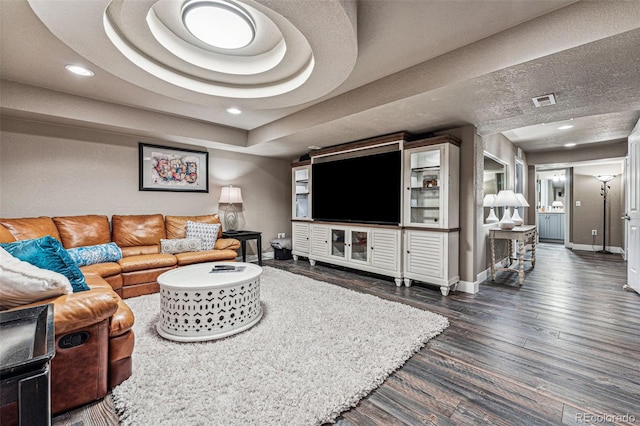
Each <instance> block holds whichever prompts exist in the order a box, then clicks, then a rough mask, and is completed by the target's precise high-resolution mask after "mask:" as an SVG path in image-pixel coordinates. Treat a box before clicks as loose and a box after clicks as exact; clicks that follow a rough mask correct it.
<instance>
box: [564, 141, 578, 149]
mask: <svg viewBox="0 0 640 426" xmlns="http://www.w3.org/2000/svg"><path fill="white" fill-rule="evenodd" d="M564 146H566V147H567V148H571V147H572V146H576V144H575V142H571V143H565V144H564Z"/></svg>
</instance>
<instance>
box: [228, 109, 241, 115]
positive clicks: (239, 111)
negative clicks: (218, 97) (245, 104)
mask: <svg viewBox="0 0 640 426" xmlns="http://www.w3.org/2000/svg"><path fill="white" fill-rule="evenodd" d="M227 112H228V113H229V114H236V115H237V114H242V110H241V109H240V108H236V107H231V108H227Z"/></svg>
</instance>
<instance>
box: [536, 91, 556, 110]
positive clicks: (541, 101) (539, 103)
mask: <svg viewBox="0 0 640 426" xmlns="http://www.w3.org/2000/svg"><path fill="white" fill-rule="evenodd" d="M531 100H532V101H533V104H534V105H535V106H536V107H538V108H539V107H543V106H549V105H555V104H556V97H555V96H554V95H553V93H549V94H548V95H542V96H537V97H535V98H531Z"/></svg>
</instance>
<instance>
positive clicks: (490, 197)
mask: <svg viewBox="0 0 640 426" xmlns="http://www.w3.org/2000/svg"><path fill="white" fill-rule="evenodd" d="M495 199H496V194H487V195H485V196H484V198H483V199H482V206H483V207H489V216H487V218H486V219H485V220H484V221H485V222H486V223H498V222H499V221H500V219H498V216H496V213H495V211H494V210H493V202H494V201H495Z"/></svg>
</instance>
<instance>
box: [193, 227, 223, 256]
mask: <svg viewBox="0 0 640 426" xmlns="http://www.w3.org/2000/svg"><path fill="white" fill-rule="evenodd" d="M218 231H220V224H219V223H215V224H214V223H202V222H192V221H190V220H188V221H187V238H200V239H201V240H202V250H213V247H214V246H215V245H216V240H217V239H218Z"/></svg>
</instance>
